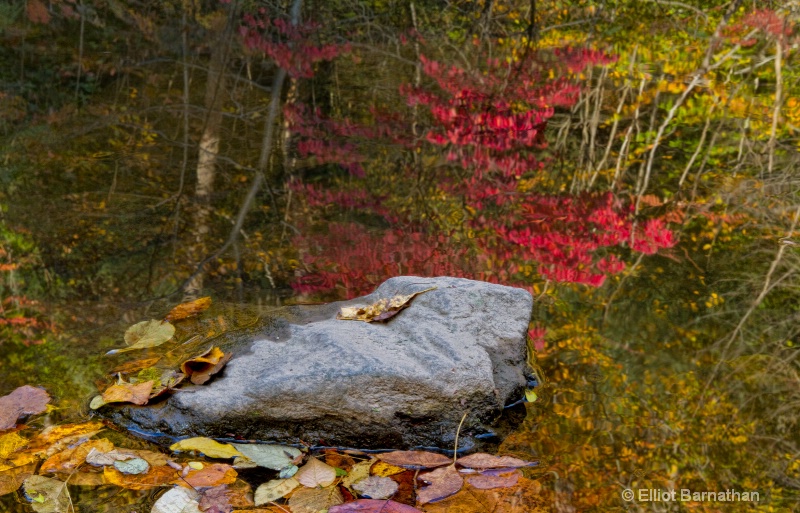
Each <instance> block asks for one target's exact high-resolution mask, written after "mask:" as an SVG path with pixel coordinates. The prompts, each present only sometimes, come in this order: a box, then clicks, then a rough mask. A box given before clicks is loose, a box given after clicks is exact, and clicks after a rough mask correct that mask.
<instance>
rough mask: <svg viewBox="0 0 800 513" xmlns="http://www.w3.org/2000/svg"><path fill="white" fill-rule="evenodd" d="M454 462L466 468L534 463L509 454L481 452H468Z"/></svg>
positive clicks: (502, 466)
mask: <svg viewBox="0 0 800 513" xmlns="http://www.w3.org/2000/svg"><path fill="white" fill-rule="evenodd" d="M456 463H457V464H459V465H461V466H462V467H466V468H477V469H484V468H520V467H529V466H532V465H536V463H535V462H532V461H525V460H521V459H518V458H512V457H511V456H492V455H491V454H486V453H483V452H479V453H475V454H470V455H469V456H464V457H463V458H458V460H456Z"/></svg>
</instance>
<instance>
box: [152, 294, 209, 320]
mask: <svg viewBox="0 0 800 513" xmlns="http://www.w3.org/2000/svg"><path fill="white" fill-rule="evenodd" d="M210 306H211V298H210V297H208V296H206V297H201V298H200V299H195V300H194V301H189V302H188V303H182V304H180V305H178V306H176V307H175V308H173V309H172V310H170V311H169V313H168V314H167V316H166V317H165V318H164V320H166V321H170V322H175V321H181V320H183V319H188V318H189V317H194V316H195V315H199V314H200V313H201V312H203V311H204V310H208V307H210Z"/></svg>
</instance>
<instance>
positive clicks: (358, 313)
mask: <svg viewBox="0 0 800 513" xmlns="http://www.w3.org/2000/svg"><path fill="white" fill-rule="evenodd" d="M435 289H436V287H431V288H429V289H425V290H420V291H419V292H414V293H413V294H409V295H407V296H402V295H397V296H394V297H391V298H388V299H381V300H379V301H377V302H375V303H373V304H371V305H369V306H363V307H358V306H351V307H344V308H342V309H341V311H340V312H339V313H338V314H337V315H336V318H337V319H339V320H343V321H364V322H376V321H386V320H389V319H391V318H392V317H394V316H395V315H397V314H398V313H399V312H400V311H401V310H403V309H405V308H408V306H409V305H410V304H411V300H412V299H414V298H415V297H416V296H418V295H420V294H423V293H425V292H428V291H431V290H435Z"/></svg>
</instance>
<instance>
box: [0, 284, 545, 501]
mask: <svg viewBox="0 0 800 513" xmlns="http://www.w3.org/2000/svg"><path fill="white" fill-rule="evenodd" d="M423 292H426V291H423ZM415 295H416V294H414V295H411V296H408V297H402V298H400V297H399V296H398V298H392V300H390V301H386V302H385V304H381V305H377V304H376V305H373V307H374V308H372V309H371V310H370V311H369V312H368V313H367V312H360V313H359V314H358V315H359V316H361V317H362V318H360V319H357V320H365V321H367V322H370V321H372V320H385V319H388V318H389V317H391V315H394V314H396V313H397V312H399V311H400V310H402V309H403V308H404V307H405V306H407V303H408V301H410V300H411V299H412V298H413V297H414V296H415ZM209 306H210V298H201V299H200V300H197V301H194V302H191V303H185V304H183V305H179V306H178V307H176V308H174V309H173V310H172V311H171V312H170V313H169V315H168V316H167V318H166V319H165V320H164V321H145V322H143V323H139V324H136V325H134V326H132V327H131V328H130V329H129V330H128V331H127V332H126V334H125V340H126V342H127V343H128V346H127V347H125V348H123V349H119V350H114V351H111V352H110V354H119V353H123V352H127V351H130V350H136V349H146V348H154V347H157V346H159V345H161V344H163V343H165V342H167V341H168V340H170V339H171V338H172V337H173V334H174V333H175V328H174V326H172V324H171V322H179V321H181V320H184V319H187V318H191V317H194V316H197V315H199V314H200V313H201V312H203V311H204V310H205V309H207V308H208V307H209ZM382 311H383V312H386V313H391V315H389V316H384V315H383V313H382ZM365 313H366V314H367V315H364V314H365ZM375 317H377V318H375ZM381 317H383V318H381ZM368 318H370V319H369V320H367V319H368ZM167 319H169V320H167ZM354 320H355V319H354ZM170 321H171V322H170ZM229 358H230V354H225V353H223V352H222V351H221V350H220V349H219V348H217V347H211V348H209V349H207V350H205V351H203V352H202V353H200V354H198V355H196V356H194V357H192V358H188V359H185V360H184V361H183V362H182V363H181V365H180V366H179V368H180V371H178V370H172V369H163V368H156V367H154V364H156V363H157V362H158V361H159V360H160V359H161V358H160V357H154V358H147V359H143V360H137V361H134V362H129V363H127V364H123V365H121V366H118V368H117V369H115V374H116V375H117V382H116V383H114V384H111V385H110V386H108V387H107V388H106V389H105V391H104V392H103V393H102V394H101V395H98V396H96V397H95V398H94V399H93V400H92V405H91V407H92V408H93V409H96V408H99V407H102V406H103V405H105V404H107V403H117V402H128V403H133V404H146V403H147V402H148V401H150V400H152V399H153V398H155V397H158V396H160V395H162V394H165V393H171V392H174V391H176V387H178V386H179V385H180V384H181V382H183V381H184V380H185V379H186V378H188V380H189V381H191V382H192V383H194V384H195V385H202V384H203V383H206V382H207V381H208V380H209V379H211V377H212V376H213V375H214V374H216V373H217V372H219V371H220V370H221V369H222V367H223V366H224V365H225V363H226V362H227V361H228V359H229ZM134 373H135V375H134ZM123 376H128V380H127V381H125V380H124V379H123ZM49 402H50V396H49V395H48V394H47V392H46V391H44V390H42V389H41V388H37V387H32V386H27V385H26V386H23V387H20V388H18V389H16V390H14V391H13V392H11V393H10V394H8V395H6V396H3V397H0V496H2V495H6V494H10V493H17V494H18V496H19V497H20V498H21V499H23V500H24V501H27V502H28V503H29V504H30V507H31V508H32V510H33V511H35V512H37V513H71V512H76V511H82V510H83V511H91V510H92V509H91V508H90V509H86V508H84V507H83V506H82V504H81V503H78V504H75V503H74V502H73V498H72V495H71V494H70V489H71V488H72V489H73V491H74V490H75V488H74V487H100V486H108V485H112V486H117V487H119V488H123V489H127V490H135V491H146V492H148V493H149V492H153V491H157V492H158V493H157V494H156V495H157V499H156V500H155V502H154V503H153V504H152V506H150V508H151V509H150V512H151V513H201V512H208V513H233V512H241V513H245V512H250V513H278V512H281V513H355V512H359V513H438V512H456V513H523V512H536V511H544V508H543V506H542V504H541V499H540V497H539V492H540V491H541V485H540V483H539V482H538V481H536V480H534V479H532V478H531V477H526V474H528V475H529V476H530V474H531V472H532V468H533V467H534V465H535V463H532V462H528V461H524V460H521V459H518V458H514V457H511V456H494V455H490V454H485V453H476V454H470V455H468V456H463V457H460V458H449V457H447V456H444V455H442V454H439V453H433V452H426V451H393V452H386V453H381V454H368V453H365V452H362V451H357V450H344V451H340V450H335V449H326V450H324V451H313V452H310V451H309V450H308V449H307V448H305V447H303V448H297V447H290V446H283V445H273V444H258V443H220V442H218V441H215V440H212V439H209V438H204V437H196V438H188V439H185V440H181V441H179V442H177V443H174V444H173V445H171V446H170V450H171V451H172V453H171V454H169V455H167V454H164V453H163V452H162V451H161V450H160V448H157V447H156V446H153V447H154V449H155V450H144V449H131V448H124V447H115V445H114V443H113V442H112V441H111V440H109V439H108V438H105V437H103V433H106V432H108V431H107V430H106V427H105V425H104V424H103V423H101V422H96V421H90V422H83V423H77V424H66V425H60V426H50V427H47V428H45V429H44V430H41V431H38V432H37V430H35V429H33V428H31V427H29V426H27V425H25V424H20V423H19V422H20V420H24V419H25V418H26V417H29V416H31V415H37V414H40V413H43V412H46V411H49V410H50V409H51V408H52V407H51V406H50V405H49ZM111 438H114V437H113V436H112V437H111ZM160 490H164V491H163V492H161V491H160ZM73 493H74V492H73ZM141 511H144V510H141Z"/></svg>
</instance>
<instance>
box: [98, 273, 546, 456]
mask: <svg viewBox="0 0 800 513" xmlns="http://www.w3.org/2000/svg"><path fill="white" fill-rule="evenodd" d="M430 287H436V289H435V290H431V291H429V292H425V293H424V294H421V295H419V296H417V297H416V298H415V299H414V300H413V302H412V303H411V305H410V306H409V307H408V308H407V309H405V310H403V311H402V312H400V313H399V314H398V315H397V316H395V317H394V318H392V319H391V320H389V321H388V322H386V323H382V322H376V323H365V322H359V321H343V320H337V319H336V314H337V313H338V312H339V311H340V309H341V308H342V307H347V306H366V305H369V304H372V303H374V302H376V301H378V300H380V299H383V298H391V297H393V296H395V295H398V294H403V295H405V294H411V293H414V292H417V291H420V290H424V289H427V288H430ZM531 307H532V298H531V296H530V294H529V293H528V292H527V291H524V290H522V289H518V288H512V287H506V286H502V285H495V284H490V283H485V282H479V281H472V280H465V279H460V278H445V277H440V278H420V277H408V276H403V277H397V278H392V279H390V280H387V281H386V282H384V283H383V284H382V285H381V286H380V287H379V288H378V289H377V290H376V291H375V292H373V293H372V294H370V295H368V296H363V297H360V298H356V299H353V300H350V301H342V302H336V303H330V304H327V305H319V306H294V307H284V308H280V309H276V310H275V311H273V312H271V313H270V314H268V315H264V316H262V318H261V319H260V320H259V322H258V323H257V325H256V326H254V327H252V328H249V329H247V330H242V331H241V332H239V333H229V334H227V335H226V337H225V340H224V341H223V344H222V345H223V349H224V350H225V351H232V352H233V353H234V356H233V358H232V359H231V360H230V362H229V363H228V364H227V366H226V367H225V369H224V370H223V372H222V373H220V375H218V376H216V377H215V378H214V379H213V380H212V381H210V382H209V383H207V384H206V385H203V386H189V387H186V388H184V389H182V390H180V391H179V392H177V393H175V394H174V395H172V396H171V397H169V398H168V399H166V400H164V401H161V402H160V403H157V404H152V405H148V406H132V405H126V406H110V407H106V408H104V409H103V410H102V414H103V415H105V416H107V417H109V418H110V419H111V420H113V421H114V422H116V423H117V424H119V425H121V426H122V427H125V428H128V429H131V430H133V431H134V432H144V433H159V434H163V435H167V436H169V437H184V436H209V437H212V438H231V437H241V438H245V439H255V440H260V441H270V442H281V443H307V444H311V445H330V446H348V447H359V448H371V449H378V448H395V449H396V448H413V447H440V448H443V449H447V448H452V446H453V441H454V437H455V433H456V430H457V428H458V425H459V422H460V421H461V419H462V416H463V415H464V414H465V413H467V417H466V420H465V423H464V426H463V427H462V431H461V438H460V440H461V441H460V442H459V443H460V446H462V447H464V446H468V445H469V444H470V441H471V440H472V438H473V437H475V436H480V435H481V434H482V433H485V432H486V427H487V426H489V425H490V424H491V423H492V422H493V421H494V420H495V419H496V418H497V417H498V415H499V414H500V413H501V411H502V409H503V407H504V405H506V404H509V403H511V402H513V401H516V400H517V399H519V397H520V396H521V394H522V392H523V390H524V387H525V383H526V379H525V371H526V343H525V337H526V332H527V327H528V322H529V320H530V313H531Z"/></svg>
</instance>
